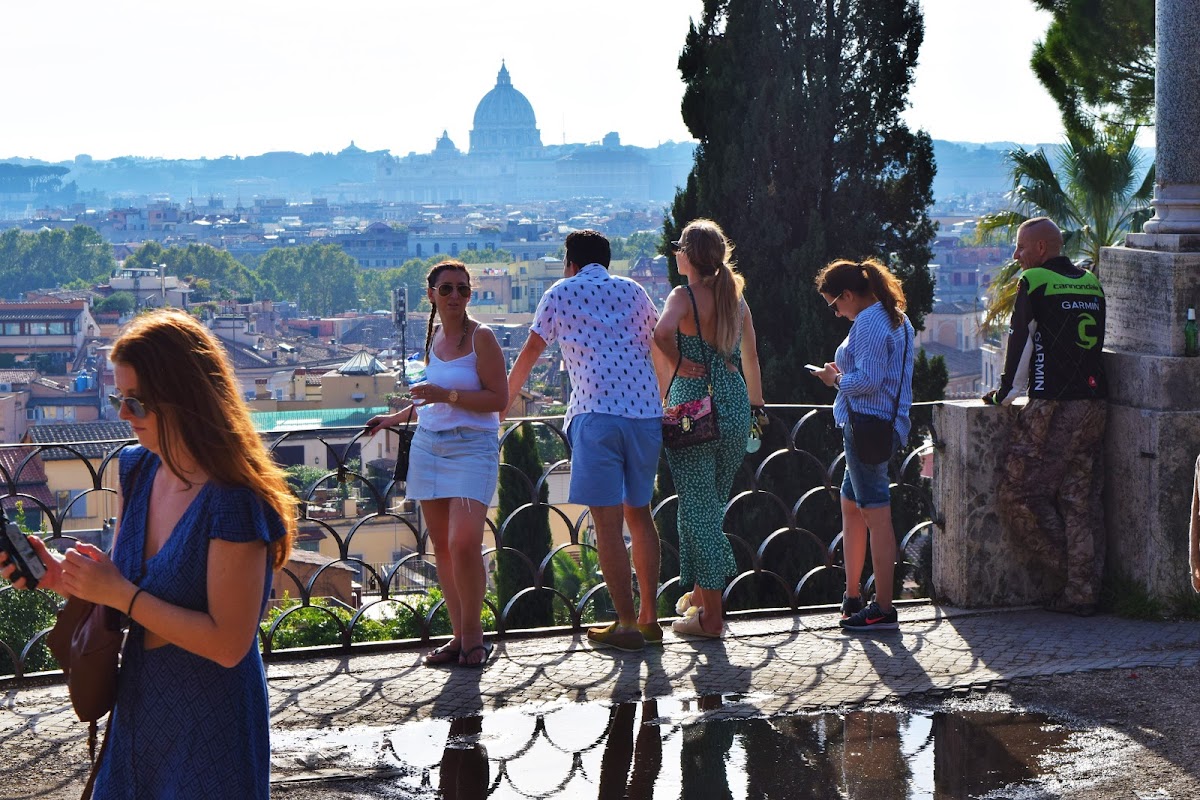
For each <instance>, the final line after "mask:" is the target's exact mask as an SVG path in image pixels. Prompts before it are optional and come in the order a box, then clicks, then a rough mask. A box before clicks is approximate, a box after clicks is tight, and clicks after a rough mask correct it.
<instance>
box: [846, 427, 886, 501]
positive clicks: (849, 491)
mask: <svg viewBox="0 0 1200 800" xmlns="http://www.w3.org/2000/svg"><path fill="white" fill-rule="evenodd" d="M842 443H843V446H844V447H845V448H846V475H845V477H843V478H842V497H844V498H846V499H847V500H849V501H850V502H852V503H854V504H855V505H856V506H858V507H859V508H882V507H883V506H888V505H891V503H892V492H891V488H890V487H891V478H889V477H888V462H887V461H885V462H883V463H882V464H874V465H870V464H864V463H862V462H861V461H859V460H858V456H856V455H854V433H853V431H851V429H850V424H849V423H846V425H845V426H843V427H842ZM899 447H900V434H898V433H896V432H895V431H894V430H893V431H892V452H893V453H894V452H896V450H898V449H899Z"/></svg>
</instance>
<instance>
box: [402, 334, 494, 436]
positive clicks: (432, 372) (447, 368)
mask: <svg viewBox="0 0 1200 800" xmlns="http://www.w3.org/2000/svg"><path fill="white" fill-rule="evenodd" d="M482 327H483V326H482V325H480V326H478V327H477V328H476V329H475V332H474V333H472V334H471V352H469V353H467V354H466V355H465V356H461V357H459V358H452V359H450V360H449V361H443V360H442V359H440V358H438V356H437V353H436V352H434V349H433V348H432V347H430V348H429V364H428V365H426V367H425V380H427V381H429V382H430V383H432V384H434V385H435V386H441V387H442V388H444V389H457V390H458V391H460V392H477V391H479V390H480V389H482V388H483V381H481V380H479V370H478V369H477V367H476V364H477V362H478V360H479V357H478V356H477V355H476V354H475V334H477V333H479V329H480V328H482ZM417 422H418V424H419V425H420V426H421V427H422V428H425V429H426V430H430V431H448V430H450V429H452V428H477V429H479V430H485V431H498V430H500V414H499V413H498V412H495V411H468V410H467V409H465V408H460V407H459V406H456V405H454V404H453V403H429V404H425V405H419V406H417Z"/></svg>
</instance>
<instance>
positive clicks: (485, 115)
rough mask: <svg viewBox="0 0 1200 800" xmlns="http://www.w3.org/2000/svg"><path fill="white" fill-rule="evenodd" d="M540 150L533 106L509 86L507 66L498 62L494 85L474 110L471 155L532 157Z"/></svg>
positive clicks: (509, 79) (539, 138)
mask: <svg viewBox="0 0 1200 800" xmlns="http://www.w3.org/2000/svg"><path fill="white" fill-rule="evenodd" d="M541 147H542V136H541V133H540V132H539V131H538V128H537V118H536V117H535V116H534V113H533V106H532V105H530V103H529V100H527V99H526V98H525V95H523V94H521V93H520V92H519V91H517V90H516V89H515V88H513V85H512V78H510V77H509V74H508V67H507V66H505V65H504V62H501V63H500V73H499V74H498V75H497V76H496V86H495V88H493V89H492V90H491V91H490V92H488V93H487V94H485V95H484V96H483V99H482V100H480V101H479V105H478V106H476V107H475V121H474V127H473V128H472V129H471V151H470V152H471V154H472V155H483V154H495V155H510V156H528V155H533V154H534V153H536V152H537V151H538V150H540V149H541Z"/></svg>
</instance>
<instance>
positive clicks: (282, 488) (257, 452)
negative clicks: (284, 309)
mask: <svg viewBox="0 0 1200 800" xmlns="http://www.w3.org/2000/svg"><path fill="white" fill-rule="evenodd" d="M110 358H111V359H112V361H113V362H114V363H118V364H124V365H126V366H128V367H130V368H132V369H133V371H134V372H135V373H136V374H137V377H138V399H139V400H141V401H142V402H143V403H145V404H146V405H147V406H148V407H151V408H152V409H153V410H154V413H155V415H156V418H157V420H158V440H159V442H160V443H161V445H160V446H161V448H162V458H163V463H165V464H166V465H167V468H168V469H170V470H171V471H172V472H173V473H175V474H176V475H178V476H179V477H180V478H183V479H184V480H186V477H185V476H184V475H183V474H182V472H181V471H180V469H179V466H178V453H179V449H180V448H183V449H185V450H186V451H187V453H188V454H189V455H191V456H192V458H194V459H195V461H196V463H197V465H198V466H199V467H200V468H201V469H202V470H203V471H204V472H205V473H206V474H207V475H208V476H209V477H210V478H211V479H212V480H214V481H216V482H217V483H219V484H222V485H225V486H245V487H246V488H248V489H250V490H251V491H252V492H254V493H255V494H256V495H258V496H259V497H260V498H261V499H262V501H263V502H264V503H266V504H267V505H268V506H270V507H271V508H273V509H274V510H275V512H276V513H277V514H279V518H280V519H282V520H283V524H284V527H285V529H286V530H287V535H286V536H284V537H283V538H282V539H280V540H278V541H277V542H275V543H274V544H273V545H272V562H273V563H274V565H275V568H276V569H278V568H279V567H281V566H283V565H284V564H285V563H286V562H287V559H288V555H289V554H290V552H291V548H292V541H293V540H294V539H295V536H296V498H295V496H294V495H293V494H292V492H291V491H290V490H289V489H288V485H287V481H286V480H285V479H284V473H283V470H282V469H281V468H280V467H279V465H278V464H276V463H275V461H274V459H272V458H271V455H270V454H269V453H268V452H267V448H266V447H265V446H264V445H263V441H262V438H261V437H259V435H258V433H257V432H256V431H255V430H254V425H253V423H252V422H251V421H250V409H249V408H248V407H247V405H246V401H245V400H243V399H242V394H241V391H240V390H239V388H238V381H237V377H236V376H235V375H234V372H233V367H232V366H231V365H230V363H229V359H228V358H227V357H226V355H225V349H224V347H222V345H221V343H220V342H219V341H218V340H217V338H216V337H215V336H213V334H212V333H211V332H210V331H209V330H208V328H205V327H204V326H203V325H201V324H200V322H199V320H197V319H196V318H195V317H193V316H191V315H190V314H187V313H185V312H183V311H176V310H163V311H152V312H149V313H146V314H142V315H141V316H138V317H136V318H135V319H134V320H133V321H132V322H130V323H129V325H128V326H127V327H126V328H125V330H124V331H123V332H122V333H121V336H120V338H118V339H117V341H116V343H115V344H113V348H112V354H111V356H110Z"/></svg>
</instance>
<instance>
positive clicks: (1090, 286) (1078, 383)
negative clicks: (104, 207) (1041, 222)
mask: <svg viewBox="0 0 1200 800" xmlns="http://www.w3.org/2000/svg"><path fill="white" fill-rule="evenodd" d="M1103 349H1104V289H1103V288H1101V286H1100V281H1099V279H1098V278H1096V276H1095V275H1094V274H1092V273H1091V272H1089V271H1087V270H1086V269H1083V268H1081V267H1077V266H1075V265H1074V264H1072V263H1071V261H1070V259H1068V258H1065V257H1063V256H1058V257H1057V258H1052V259H1050V260H1049V261H1047V262H1046V263H1045V264H1043V265H1042V266H1040V267H1034V268H1033V269H1027V270H1025V272H1024V273H1022V275H1021V281H1020V284H1019V286H1018V289H1017V300H1016V304H1015V305H1014V307H1013V315H1012V324H1011V327H1010V328H1009V331H1008V349H1007V352H1006V353H1005V357H1004V374H1003V375H1001V376H1000V388H999V389H997V390H996V402H997V403H1011V402H1012V401H1013V398H1014V396H1015V395H1014V392H1013V388H1014V386H1021V385H1023V384H1024V382H1025V381H1026V379H1028V381H1029V396H1030V397H1031V398H1038V399H1042V400H1095V399H1101V398H1104V397H1107V396H1108V385H1107V382H1106V381H1105V378H1104V364H1103V361H1102V355H1101V351H1102V350H1103Z"/></svg>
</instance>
